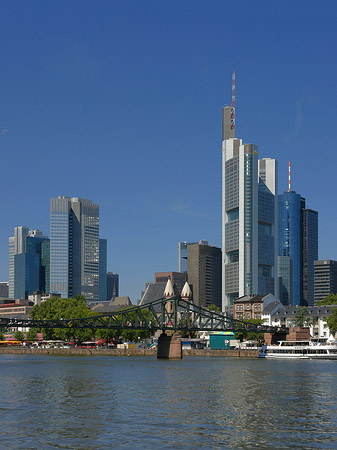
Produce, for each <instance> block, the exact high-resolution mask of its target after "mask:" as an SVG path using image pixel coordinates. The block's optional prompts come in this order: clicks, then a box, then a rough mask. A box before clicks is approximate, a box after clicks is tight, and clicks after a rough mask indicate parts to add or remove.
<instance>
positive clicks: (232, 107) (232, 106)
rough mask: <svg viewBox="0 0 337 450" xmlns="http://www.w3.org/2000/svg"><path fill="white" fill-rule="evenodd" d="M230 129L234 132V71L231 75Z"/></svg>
mask: <svg viewBox="0 0 337 450" xmlns="http://www.w3.org/2000/svg"><path fill="white" fill-rule="evenodd" d="M231 129H232V130H233V129H234V130H235V70H233V74H232V104H231Z"/></svg>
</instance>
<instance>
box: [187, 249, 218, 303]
mask: <svg viewBox="0 0 337 450" xmlns="http://www.w3.org/2000/svg"><path fill="white" fill-rule="evenodd" d="M221 254H222V252H221V249H220V248H218V247H213V246H210V245H206V244H190V245H188V247H187V275H188V284H189V285H190V286H191V289H192V293H193V303H194V304H195V305H198V306H202V307H208V306H210V305H212V304H213V305H216V306H218V307H219V308H221V303H222V302H221V269H222V264H221V260H222V257H221ZM184 284H185V283H184Z"/></svg>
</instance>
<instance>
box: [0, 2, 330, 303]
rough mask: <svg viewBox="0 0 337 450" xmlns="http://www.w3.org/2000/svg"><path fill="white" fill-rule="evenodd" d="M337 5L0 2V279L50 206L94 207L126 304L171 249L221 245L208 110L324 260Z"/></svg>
mask: <svg viewBox="0 0 337 450" xmlns="http://www.w3.org/2000/svg"><path fill="white" fill-rule="evenodd" d="M336 42H337V3H336V2H335V1H324V2H322V3H320V4H318V3H317V2H313V1H297V2H293V1H282V2H270V1H237V2H234V1H231V2H229V1H225V0H208V1H207V2H206V1H198V0H194V1H192V0H187V1H186V0H179V1H176V0H170V1H159V0H142V1H138V0H137V1H136V0H134V1H131V0H130V1H118V2H117V1H103V0H100V1H99V2H95V1H85V0H81V1H69V2H60V1H48V2H43V1H42V0H41V1H30V2H27V1H15V0H13V1H3V2H1V14H0V51H1V70H0V152H1V177H0V189H1V190H0V192H1V221H0V279H2V280H7V279H8V237H9V236H10V235H12V233H13V228H14V227H15V226H19V225H26V226H28V227H30V228H39V229H41V230H42V231H43V232H45V233H46V234H48V235H49V199H50V198H51V197H56V196H58V195H68V196H78V197H88V198H90V199H92V200H93V201H94V202H95V203H97V204H99V205H100V229H101V237H105V238H107V239H108V269H109V270H110V271H114V272H118V273H119V274H120V285H121V291H120V294H121V295H129V296H130V298H131V300H132V301H133V302H136V300H137V298H139V296H140V291H141V290H142V289H144V285H145V282H146V281H153V274H154V272H157V271H169V270H177V264H178V263H177V259H178V258H177V243H178V241H181V240H187V241H196V240H199V239H208V241H209V242H210V244H212V245H217V246H221V108H222V106H223V105H224V104H229V103H230V102H231V74H232V70H233V69H235V70H236V106H237V110H236V118H237V126H236V130H237V137H240V138H242V139H243V140H244V142H245V143H249V142H251V143H254V144H257V145H258V146H259V157H272V158H276V159H277V160H278V161H279V191H280V192H282V191H283V190H285V189H287V181H288V173H287V167H288V161H289V160H291V162H292V188H293V189H294V190H296V191H297V192H298V193H300V194H302V195H303V196H304V197H306V199H307V206H308V207H310V208H312V209H316V210H318V211H319V258H321V259H328V258H331V259H337V248H336V238H335V234H336V230H337V208H336V207H335V205H336V200H335V187H334V185H335V176H336V163H337V149H336V135H335V133H336V128H337V78H336V73H337V70H336V69H337V57H336V56H337V54H336V53H337V50H336V49H337V47H336Z"/></svg>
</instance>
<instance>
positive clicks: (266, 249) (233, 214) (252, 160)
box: [189, 74, 278, 310]
mask: <svg viewBox="0 0 337 450" xmlns="http://www.w3.org/2000/svg"><path fill="white" fill-rule="evenodd" d="M222 111H223V114H222V118H223V120H222V258H223V259H222V264H223V271H222V308H223V310H225V309H226V308H227V307H228V306H230V305H233V302H234V300H235V299H236V298H238V297H242V296H245V295H253V294H261V295H265V294H268V293H277V287H278V284H277V279H276V278H277V277H276V274H277V240H278V238H277V236H278V221H277V215H278V212H277V161H275V160H272V159H269V158H266V159H263V160H261V161H260V162H259V161H258V148H257V146H256V145H254V144H244V143H243V141H242V139H236V138H235V74H233V89H232V105H231V106H226V107H224V108H223V110H222ZM189 282H190V280H189Z"/></svg>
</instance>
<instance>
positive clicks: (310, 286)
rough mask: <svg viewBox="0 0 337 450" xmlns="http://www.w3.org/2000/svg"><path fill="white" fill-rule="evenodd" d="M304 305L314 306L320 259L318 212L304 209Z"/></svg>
mask: <svg viewBox="0 0 337 450" xmlns="http://www.w3.org/2000/svg"><path fill="white" fill-rule="evenodd" d="M302 234H303V237H302V278H303V282H302V303H303V305H308V306H314V301H315V267H314V262H315V261H316V260H317V259H318V212H317V211H313V210H312V209H306V208H304V209H302Z"/></svg>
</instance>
